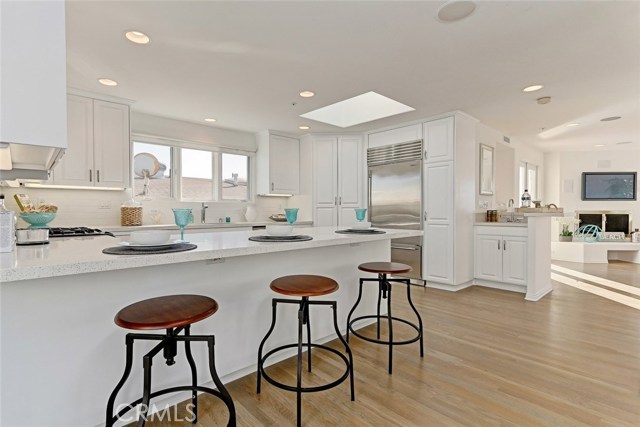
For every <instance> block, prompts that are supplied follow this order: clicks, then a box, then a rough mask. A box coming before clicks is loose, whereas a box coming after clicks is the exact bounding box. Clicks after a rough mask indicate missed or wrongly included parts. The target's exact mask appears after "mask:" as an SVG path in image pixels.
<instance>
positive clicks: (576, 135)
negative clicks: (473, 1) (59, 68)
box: [67, 0, 640, 151]
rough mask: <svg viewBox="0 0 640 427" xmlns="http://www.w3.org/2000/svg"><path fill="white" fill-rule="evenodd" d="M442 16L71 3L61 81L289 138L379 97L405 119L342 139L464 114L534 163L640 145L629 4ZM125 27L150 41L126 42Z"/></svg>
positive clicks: (368, 6) (140, 105) (182, 115)
mask: <svg viewBox="0 0 640 427" xmlns="http://www.w3.org/2000/svg"><path fill="white" fill-rule="evenodd" d="M442 4H444V2H441V1H414V2H396V1H388V2H373V1H370V2H361V1H360V2H356V1H351V2H332V1H321V2H307V1H298V2H271V1H261V2H244V1H234V2H217V1H216V2H203V1H199V2H188V1H128V2H116V1H78V0H76V1H67V46H68V50H67V62H68V84H69V86H71V87H75V88H78V89H83V90H88V91H92V92H98V93H104V94H109V95H113V96H119V97H123V98H129V99H133V100H135V101H136V103H135V104H134V105H133V109H134V110H136V111H140V112H145V113H150V114H155V115H159V116H165V117H171V118H175V119H180V120H186V121H191V122H197V123H204V122H203V121H202V120H203V119H204V118H205V117H215V118H216V119H217V120H218V121H217V122H216V123H214V124H213V125H212V126H218V127H222V128H228V129H237V130H243V131H250V132H257V131H259V130H263V129H275V130H280V131H285V132H290V133H303V131H300V130H298V126H300V125H309V126H311V132H334V131H339V130H341V129H340V128H337V127H334V126H331V125H326V124H322V123H318V122H314V121H312V120H309V119H303V118H301V117H299V115H300V114H303V113H306V112H309V111H311V110H314V109H316V108H320V107H323V106H325V105H328V104H331V103H334V102H337V101H341V100H343V99H346V98H350V97H353V96H356V95H360V94H362V93H365V92H369V91H375V92H378V93H380V94H382V95H385V96H388V97H390V98H392V99H395V100H397V101H399V102H402V103H404V104H407V105H409V106H411V107H414V108H415V111H413V112H409V113H404V114H401V115H398V116H394V117H390V118H387V119H380V120H376V121H373V122H370V123H366V124H363V125H358V126H353V127H351V128H347V129H346V130H347V131H363V130H369V129H375V128H381V127H385V126H389V125H393V124H396V123H401V122H405V121H410V120H415V119H419V118H423V117H428V116H431V115H435V114H439V113H442V112H446V111H451V110H456V109H459V110H463V111H465V112H467V113H469V114H471V115H473V116H475V117H477V118H478V119H480V120H481V121H482V122H484V123H486V124H487V125H489V126H491V127H494V128H496V129H498V130H500V131H502V132H503V133H504V134H506V135H508V136H510V137H511V138H514V139H517V140H520V141H523V142H526V143H531V144H534V145H536V146H537V147H539V148H541V149H543V150H545V151H555V150H575V149H594V148H593V146H594V145H595V144H605V145H606V146H605V148H603V149H640V2H638V1H621V2H592V1H553V2H548V1H508V2H505V1H502V2H500V1H480V2H478V7H477V9H476V11H475V13H474V14H473V15H471V16H470V17H469V18H466V19H465V20H462V21H460V22H456V23H449V24H444V23H440V22H438V21H436V20H435V18H434V17H435V14H436V11H437V9H438V8H439V7H440V6H441V5H442ZM132 29H135V30H139V31H143V32H145V33H147V34H148V35H149V36H150V37H151V43H150V44H148V45H135V44H133V43H131V42H129V41H127V40H126V39H125V37H124V32H125V31H127V30H132ZM100 77H108V78H111V79H114V80H117V81H118V82H119V85H118V86H117V87H114V88H108V87H105V86H102V85H100V84H98V82H97V79H98V78H100ZM534 83H540V84H543V85H545V87H544V89H542V90H541V91H538V92H533V93H523V92H522V91H521V89H522V88H523V87H525V86H528V85H530V84H534ZM302 90H312V91H314V92H316V96H315V97H313V98H301V97H300V96H299V95H298V93H299V92H300V91H302ZM541 96H551V97H552V101H551V103H550V104H547V105H538V104H537V103H536V102H535V100H536V98H538V97H541ZM615 115H618V116H622V119H621V120H617V121H614V122H606V123H605V122H600V119H601V118H603V117H607V116H615ZM574 121H577V122H580V123H581V125H580V126H577V127H572V128H567V127H566V126H565V125H566V124H567V123H570V122H574ZM543 128H544V130H545V132H544V133H543V136H544V137H541V136H540V135H539V134H540V133H541V132H542V129H543ZM304 132H309V131H304ZM623 141H632V142H633V143H632V144H628V145H616V143H617V142H623Z"/></svg>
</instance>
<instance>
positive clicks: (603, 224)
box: [576, 211, 633, 235]
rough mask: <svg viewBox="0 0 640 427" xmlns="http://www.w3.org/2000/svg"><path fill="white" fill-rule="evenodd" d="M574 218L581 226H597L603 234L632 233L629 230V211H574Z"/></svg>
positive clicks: (630, 229)
mask: <svg viewBox="0 0 640 427" xmlns="http://www.w3.org/2000/svg"><path fill="white" fill-rule="evenodd" d="M576 218H578V219H579V220H580V227H582V226H583V225H589V224H592V225H597V226H598V227H600V228H601V229H602V231H603V232H605V233H624V234H626V235H628V234H630V233H631V232H632V231H633V228H631V212H630V211H576Z"/></svg>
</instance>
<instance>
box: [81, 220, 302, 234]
mask: <svg viewBox="0 0 640 427" xmlns="http://www.w3.org/2000/svg"><path fill="white" fill-rule="evenodd" d="M274 224H286V222H276V221H265V222H207V223H193V224H189V225H188V226H187V228H186V229H185V230H186V231H189V230H194V229H195V230H203V229H206V230H209V229H227V228H229V229H233V228H245V227H261V226H266V225H274ZM296 225H298V226H300V225H313V221H296ZM91 228H98V229H100V230H104V231H110V232H114V233H122V232H125V233H130V232H132V231H137V230H178V226H177V225H175V224H146V225H136V226H125V225H103V226H97V227H91Z"/></svg>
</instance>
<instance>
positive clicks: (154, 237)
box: [129, 230, 171, 245]
mask: <svg viewBox="0 0 640 427" xmlns="http://www.w3.org/2000/svg"><path fill="white" fill-rule="evenodd" d="M170 236H171V231H170V230H141V231H132V232H131V234H130V235H129V243H133V244H136V245H161V244H163V243H167V242H168V241H169V237H170Z"/></svg>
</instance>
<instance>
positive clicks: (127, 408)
mask: <svg viewBox="0 0 640 427" xmlns="http://www.w3.org/2000/svg"><path fill="white" fill-rule="evenodd" d="M179 391H201V392H203V393H209V394H212V395H214V396H216V397H217V398H219V399H224V395H223V394H222V393H220V392H219V391H218V390H215V389H212V388H209V387H202V386H195V387H194V386H190V385H185V386H177V387H169V388H165V389H162V390H158V391H154V392H153V393H151V394H150V395H149V398H150V399H153V398H154V397H158V396H162V395H164V394H169V393H177V392H179ZM142 399H143V398H142V397H141V398H140V399H138V400H135V401H133V402H131V403H129V404H128V405H127V406H125V407H124V409H122V410H120V412H118V413H117V414H116V415H115V416H114V417H113V418H112V419H111V422H113V423H115V422H116V421H118V420H119V419H120V418H122V416H123V415H124V414H126V413H127V412H129V411H130V410H132V409H133V408H135V407H136V406H138V405H139V404H141V403H142Z"/></svg>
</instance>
